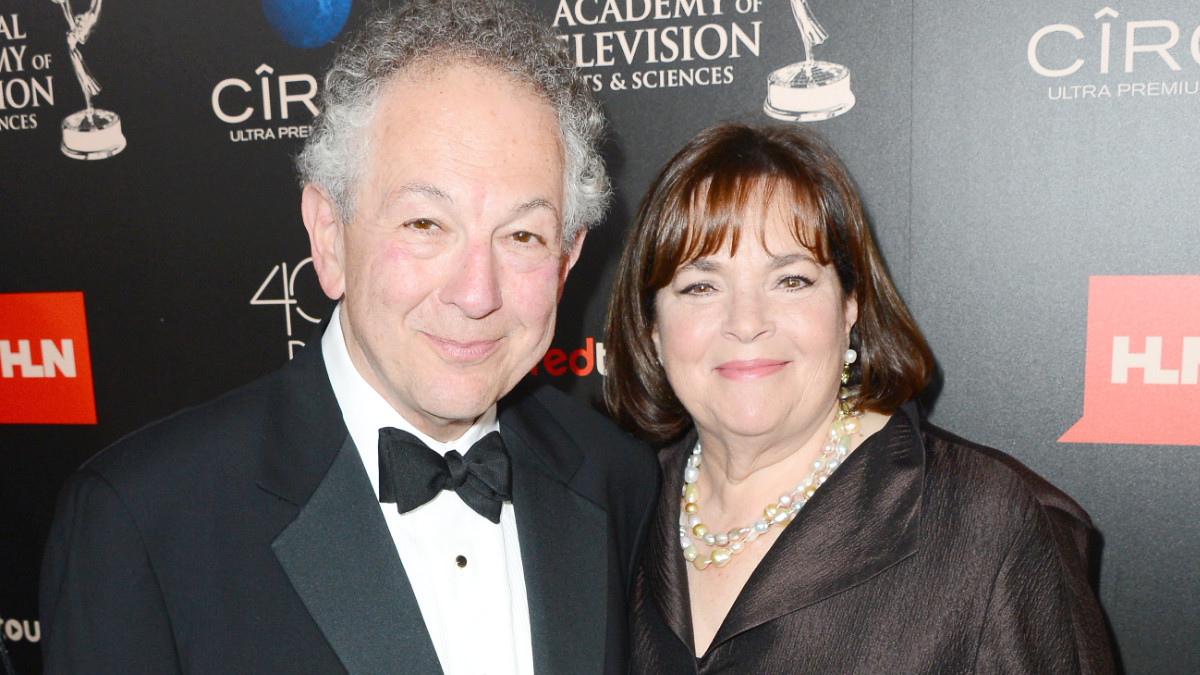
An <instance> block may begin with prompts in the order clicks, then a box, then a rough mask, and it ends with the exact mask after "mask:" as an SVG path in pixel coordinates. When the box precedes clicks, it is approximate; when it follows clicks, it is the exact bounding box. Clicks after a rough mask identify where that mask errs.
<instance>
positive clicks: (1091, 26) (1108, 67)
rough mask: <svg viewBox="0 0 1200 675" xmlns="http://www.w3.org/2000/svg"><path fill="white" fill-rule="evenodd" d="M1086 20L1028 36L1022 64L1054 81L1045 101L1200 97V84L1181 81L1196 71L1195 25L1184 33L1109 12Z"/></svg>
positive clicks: (1198, 36)
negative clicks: (1189, 73)
mask: <svg viewBox="0 0 1200 675" xmlns="http://www.w3.org/2000/svg"><path fill="white" fill-rule="evenodd" d="M1127 14H1128V13H1127ZM1091 18H1092V19H1093V21H1086V20H1085V21H1082V22H1079V23H1080V24H1081V25H1078V26H1077V25H1074V24H1070V23H1055V24H1050V25H1047V26H1043V27H1041V28H1039V29H1038V30H1037V31H1035V32H1034V33H1033V35H1032V36H1030V38H1029V43H1028V44H1027V45H1026V49H1025V59H1026V61H1028V63H1029V67H1030V68H1031V69H1032V70H1033V72H1035V73H1037V74H1038V75H1040V76H1042V77H1045V78H1050V79H1051V81H1052V82H1055V84H1053V85H1051V86H1050V87H1049V88H1048V93H1049V98H1050V100H1054V101H1061V100H1068V101H1069V100H1084V99H1104V98H1108V99H1113V98H1117V99H1122V98H1124V99H1130V98H1144V97H1158V96H1178V95H1195V94H1198V93H1200V80H1197V79H1195V78H1192V79H1188V77H1187V76H1186V71H1194V70H1195V69H1196V67H1197V66H1200V26H1196V27H1195V28H1191V29H1190V32H1189V30H1186V29H1181V28H1180V25H1179V24H1178V23H1177V22H1175V21H1173V20H1170V19H1146V18H1143V17H1142V16H1136V18H1135V17H1130V16H1122V15H1121V13H1120V12H1118V11H1117V10H1115V9H1113V8H1112V7H1104V8H1103V9H1101V10H1099V11H1097V12H1095V13H1094V14H1093V15H1092V17H1091ZM1185 28H1190V27H1185ZM1060 78H1070V79H1060ZM1058 82H1061V84H1059V83H1058Z"/></svg>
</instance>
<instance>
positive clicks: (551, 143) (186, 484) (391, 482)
mask: <svg viewBox="0 0 1200 675" xmlns="http://www.w3.org/2000/svg"><path fill="white" fill-rule="evenodd" d="M323 96H324V97H325V98H324V100H323V105H322V115H321V116H320V117H319V118H318V121H317V124H316V129H315V130H314V134H313V136H312V138H311V139H310V141H309V143H308V145H307V146H306V148H305V150H304V152H303V153H302V155H301V157H300V159H299V161H298V164H299V166H300V170H301V173H302V175H303V178H304V180H305V185H304V191H303V197H302V214H303V218H304V223H305V226H306V227H307V229H308V232H309V237H310V241H311V244H312V254H313V264H314V266H315V268H316V270H317V274H318V276H319V278H320V281H321V285H322V287H323V288H324V289H325V291H326V293H328V294H329V295H330V296H331V297H333V298H336V299H339V300H340V302H339V304H338V307H337V309H336V310H335V311H334V314H333V316H332V317H331V320H330V322H329V323H328V325H327V326H326V327H325V329H324V334H323V336H322V337H321V339H320V341H319V342H315V341H314V343H312V344H311V345H310V347H309V348H307V349H305V350H304V351H303V352H301V353H300V354H299V355H298V356H297V357H296V359H295V361H293V362H292V363H291V364H289V365H288V366H287V367H285V368H284V369H282V370H281V371H279V372H277V373H275V374H273V375H270V376H268V377H266V378H264V379H262V380H259V381H257V382H255V383H253V384H251V385H249V386H248V387H245V388H243V389H241V390H238V391H235V392H233V393H230V394H227V395H226V396H224V397H222V398H220V399H217V400H216V401H213V402H211V403H208V404H206V405H203V406H200V407H198V408H194V409H191V410H187V411H184V412H182V413H180V414H178V415H176V416H174V417H172V418H169V419H168V420H165V421H163V422H160V423H158V424H156V425H153V426H151V427H149V428H147V429H144V430H142V431H140V432H138V433H136V434H134V435H133V436H131V437H129V438H126V439H124V440H122V441H120V442H119V443H117V444H116V445H115V446H113V447H111V448H109V449H108V450H106V451H105V452H103V453H102V454H100V455H99V456H97V457H96V458H95V459H93V460H91V461H90V462H89V463H88V464H87V465H85V466H84V467H83V468H82V469H81V471H80V472H78V473H77V474H76V475H75V476H73V477H72V479H71V480H70V481H69V483H68V485H67V487H66V488H65V489H64V491H63V496H62V498H61V500H60V503H59V507H58V513H57V515H56V521H55V525H54V528H53V532H52V533H51V538H50V543H49V545H48V549H47V556H46V563H45V566H44V571H43V579H42V613H43V616H42V619H43V630H44V632H45V634H44V639H43V642H44V653H45V657H46V659H45V660H46V672H47V673H56V672H89V673H90V672H125V673H165V672H203V673H210V672H253V673H284V672H286V673H296V672H343V671H345V672H352V673H397V672H417V673H425V672H446V673H483V672H487V673H529V672H534V671H536V672H539V673H571V674H572V675H573V674H575V673H588V672H607V673H615V672H623V671H624V669H625V660H626V652H627V646H626V636H625V632H626V626H625V591H626V588H627V585H628V583H629V580H630V578H631V574H632V566H633V562H634V553H635V551H636V550H637V548H638V544H639V542H640V540H641V538H642V534H643V531H644V530H645V528H646V523H647V521H648V517H649V512H650V509H651V505H652V504H653V501H654V499H655V492H656V489H657V488H656V486H657V475H656V469H655V464H656V463H655V462H654V460H653V457H652V455H651V454H650V453H649V452H647V451H645V450H644V449H643V448H642V447H641V446H639V445H637V444H636V443H634V442H632V441H631V440H630V439H629V438H628V437H626V436H624V435H622V434H621V433H619V432H617V431H615V429H614V427H612V426H611V425H610V424H609V423H608V422H607V421H606V420H603V419H602V418H600V417H599V416H598V415H596V414H595V413H594V412H592V411H591V410H589V409H588V408H586V407H585V406H582V405H580V404H577V403H575V402H573V401H571V400H570V399H568V398H566V397H565V396H564V395H562V394H558V393H556V392H554V391H553V390H551V389H548V388H546V389H530V388H526V387H518V386H517V383H518V381H519V380H521V378H522V376H523V375H524V374H525V373H527V372H528V371H529V370H530V368H532V367H533V365H534V364H535V363H536V361H537V360H538V359H539V358H540V357H541V355H542V354H543V353H544V352H545V350H546V348H547V347H548V345H549V343H550V339H551V336H552V332H553V325H554V318H555V306H556V304H557V302H558V299H559V297H560V295H561V292H562V288H563V283H564V281H565V280H566V276H567V272H568V270H569V269H570V267H571V265H572V264H574V262H575V261H576V259H577V258H578V256H579V252H580V247H581V246H582V244H583V239H584V235H585V228H586V226H587V225H588V224H590V223H592V222H595V221H596V220H598V219H599V217H600V215H601V213H602V210H603V200H604V199H605V198H606V197H607V179H606V177H605V174H604V170H603V166H602V164H601V163H600V160H599V158H598V156H597V154H596V151H595V147H594V146H595V140H596V138H597V137H598V135H599V127H600V118H599V112H598V110H597V108H596V106H595V103H594V102H593V101H591V100H590V99H589V98H588V94H587V88H586V87H585V86H584V85H583V83H582V81H581V79H580V78H579V76H578V75H577V74H576V73H575V72H574V71H573V70H572V69H571V67H570V63H569V60H567V57H566V56H565V55H564V54H563V53H562V52H561V51H560V50H559V49H558V43H557V41H556V39H555V38H554V36H553V34H552V33H550V32H549V30H548V29H547V28H546V27H545V26H544V25H543V24H542V23H541V22H539V21H538V20H536V19H533V18H530V17H529V16H527V15H526V14H524V13H523V12H520V11H518V10H516V9H514V8H512V7H509V6H507V5H504V4H500V3H494V2H493V1H489V0H454V1H453V2H447V1H446V0H416V1H414V2H412V3H410V4H408V5H407V6H405V7H403V8H401V9H398V10H393V11H391V12H390V13H386V14H384V15H381V16H379V17H376V18H375V19H373V20H372V21H371V22H370V23H369V25H368V27H367V28H366V29H365V31H364V32H363V34H362V35H360V36H358V38H357V39H356V40H354V41H353V42H352V43H351V44H350V45H348V46H347V47H346V48H345V49H344V50H343V52H342V53H341V54H340V55H339V56H338V58H337V60H336V61H335V63H334V65H333V67H332V69H331V72H330V73H329V75H328V77H327V79H326V88H325V91H324V92H323ZM514 387H516V389H514ZM510 391H511V393H510ZM496 431H498V435H497V434H496V433H494V432H496ZM497 437H498V438H500V439H501V440H502V443H497V442H496V438H497ZM476 441H478V444H476ZM422 444H423V445H424V446H428V447H423V445H422ZM464 455H465V456H464ZM381 500H382V501H383V502H385V503H383V504H381V503H380V501H381Z"/></svg>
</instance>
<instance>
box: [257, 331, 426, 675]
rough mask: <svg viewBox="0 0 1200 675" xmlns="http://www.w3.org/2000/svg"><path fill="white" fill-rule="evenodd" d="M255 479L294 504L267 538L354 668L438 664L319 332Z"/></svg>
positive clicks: (280, 402) (290, 380) (284, 394)
mask: <svg viewBox="0 0 1200 675" xmlns="http://www.w3.org/2000/svg"><path fill="white" fill-rule="evenodd" d="M272 402H273V403H272V404H273V406H274V409H273V410H272V411H271V412H270V413H269V414H268V419H269V420H270V423H271V425H272V428H271V430H270V432H271V433H269V434H268V435H269V437H270V439H271V441H272V442H273V446H272V447H270V448H268V451H267V452H266V454H265V456H264V459H263V464H262V466H261V468H260V472H259V479H258V485H259V487H260V488H262V489H263V490H265V491H267V492H269V493H271V494H273V495H275V496H277V497H279V498H281V499H283V500H285V501H288V502H290V503H292V504H294V505H295V506H296V507H297V508H298V513H297V516H296V518H295V519H294V520H293V521H292V522H291V524H290V525H288V527H287V528H286V529H284V530H283V532H281V533H280V534H279V535H278V537H276V539H275V540H274V542H273V543H272V545H271V549H272V551H273V552H274V554H275V557H276V558H277V559H278V560H279V564H280V565H281V566H282V567H283V570H284V573H285V574H286V575H287V577H288V579H289V580H290V581H291V583H292V587H293V588H294V589H295V591H296V593H297V594H298V595H299V596H300V598H301V600H302V601H303V602H304V606H305V607H306V608H307V609H308V611H309V613H310V614H311V615H312V617H313V619H314V621H316V623H317V625H318V626H319V627H320V629H321V631H322V633H323V634H324V636H325V639H326V640H328V642H329V644H330V645H331V646H332V647H333V649H334V651H335V652H336V653H337V655H338V658H340V659H341V661H342V664H343V665H345V667H346V669H347V671H349V672H350V673H381V672H420V673H440V672H442V671H441V665H440V664H439V662H438V660H437V654H436V652H435V650H434V647H433V642H432V640H431V639H430V637H429V633H428V631H427V629H426V628H425V622H424V619H423V618H422V616H421V611H420V607H419V606H418V604H417V600H416V596H415V595H413V592H412V587H411V586H410V585H409V581H408V577H407V575H405V573H404V567H403V565H402V564H401V562H400V556H399V554H398V553H397V552H396V548H395V544H394V543H393V541H392V536H391V533H390V532H389V531H388V528H387V523H386V521H385V520H384V518H383V513H382V511H381V510H380V507H379V502H378V501H377V500H376V499H375V491H374V488H372V487H371V481H370V479H369V478H368V477H367V473H366V470H365V469H364V468H363V465H362V461H361V460H360V459H359V456H358V450H357V449H356V448H355V446H354V444H353V441H351V440H350V436H349V433H348V432H347V430H346V426H345V424H344V422H343V421H342V413H341V409H340V408H339V407H338V405H337V400H336V397H335V396H334V394H333V389H332V387H331V386H330V384H329V377H328V375H327V373H326V371H325V364H324V360H323V358H322V356H321V349H320V339H319V337H317V338H314V339H313V341H312V344H311V345H310V346H309V347H308V348H307V349H304V350H302V351H301V352H300V354H298V355H297V357H296V359H295V360H294V361H293V362H292V363H291V364H289V365H288V367H287V368H286V369H285V371H284V378H283V386H282V387H281V391H280V392H278V395H277V396H273V397H272Z"/></svg>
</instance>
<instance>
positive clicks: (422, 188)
mask: <svg viewBox="0 0 1200 675" xmlns="http://www.w3.org/2000/svg"><path fill="white" fill-rule="evenodd" d="M396 192H398V193H400V192H416V193H418V194H423V195H425V196H426V197H430V198H432V199H436V200H438V201H440V202H448V203H453V202H454V198H453V197H451V196H450V194H449V193H448V192H446V191H445V190H442V189H441V188H439V187H437V186H436V185H430V184H428V183H418V182H417V181H412V182H409V183H405V184H404V185H401V186H400V189H399V190H397V191H396Z"/></svg>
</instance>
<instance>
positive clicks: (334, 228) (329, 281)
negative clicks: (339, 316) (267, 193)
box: [300, 183, 346, 300]
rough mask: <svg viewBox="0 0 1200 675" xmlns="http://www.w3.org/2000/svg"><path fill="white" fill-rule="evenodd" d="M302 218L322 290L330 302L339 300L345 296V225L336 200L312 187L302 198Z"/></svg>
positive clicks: (322, 190)
mask: <svg viewBox="0 0 1200 675" xmlns="http://www.w3.org/2000/svg"><path fill="white" fill-rule="evenodd" d="M300 215H301V217H302V218H303V219H304V229H306V230H308V243H309V246H310V247H311V248H312V261H313V268H314V269H315V270H316V271H317V278H318V279H320V281H321V289H322V290H324V291H325V295H328V296H329V297H330V298H332V299H334V300H340V299H341V297H342V295H343V294H344V293H345V292H346V274H345V267H344V265H343V263H344V258H343V255H344V250H343V246H342V222H341V219H340V218H339V217H338V215H337V209H336V208H335V207H334V205H333V200H332V199H330V198H329V195H328V194H327V193H326V192H325V190H324V189H322V188H320V187H319V186H317V185H316V184H315V183H309V184H307V185H305V186H304V192H303V194H301V196H300Z"/></svg>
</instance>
